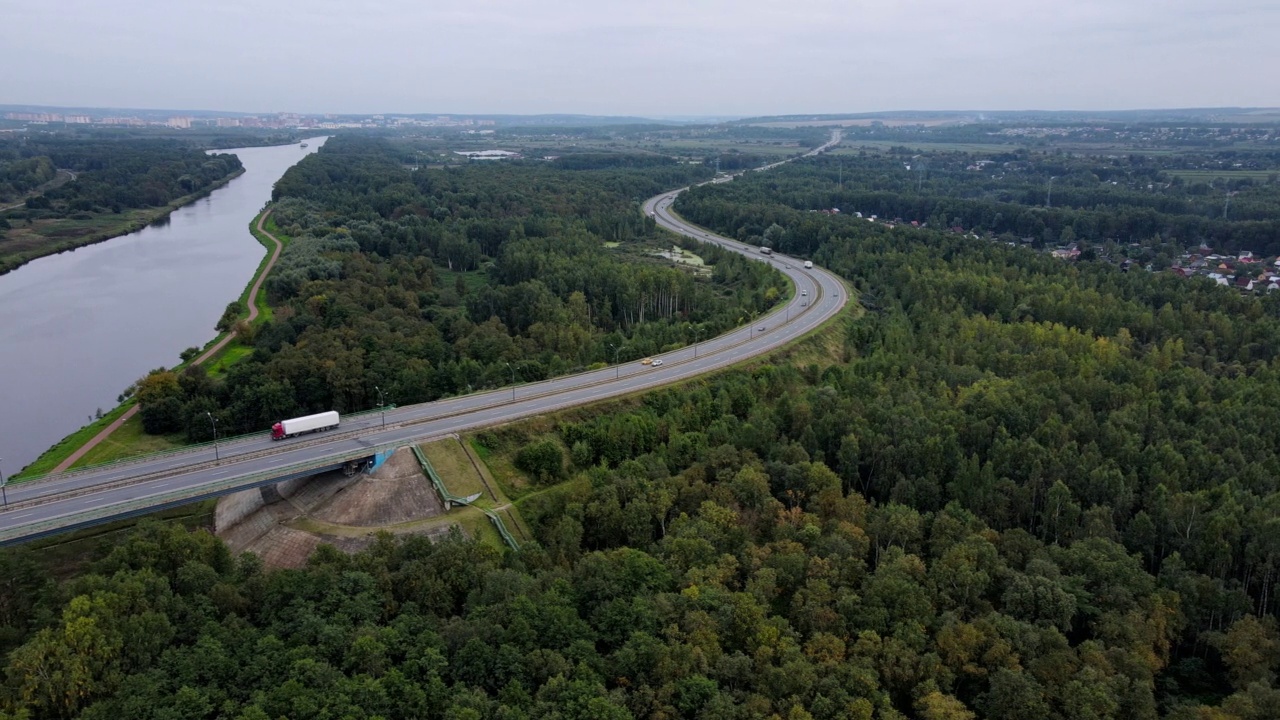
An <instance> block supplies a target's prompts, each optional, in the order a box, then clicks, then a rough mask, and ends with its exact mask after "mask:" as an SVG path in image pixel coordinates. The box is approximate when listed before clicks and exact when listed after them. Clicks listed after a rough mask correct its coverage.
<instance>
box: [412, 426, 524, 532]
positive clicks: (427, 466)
mask: <svg viewBox="0 0 1280 720" xmlns="http://www.w3.org/2000/svg"><path fill="white" fill-rule="evenodd" d="M413 454H414V456H416V457H417V458H418V464H419V465H421V466H422V471H423V472H424V473H426V474H427V477H428V478H430V479H431V484H432V485H434V486H435V488H436V492H438V493H440V498H441V499H442V500H444V509H445V510H448V509H449V507H450V505H455V504H456V505H470V504H471V503H473V502H475V501H476V500H478V499H479V498H480V496H481V495H482V494H483V493H476V494H475V495H472V496H470V497H465V498H464V497H458V496H457V495H454V494H453V493H451V492H449V489H448V488H447V487H445V486H444V480H443V479H441V477H440V474H439V473H437V472H436V468H435V466H434V465H432V464H431V461H430V460H428V459H427V454H426V453H424V452H422V448H420V447H418V446H417V445H414V446H413ZM479 510H480V512H482V513H484V514H485V516H486V517H488V518H489V521H490V522H492V523H493V526H494V527H496V528H498V534H499V535H501V536H502V540H503V541H504V542H506V543H507V545H509V546H511V549H512V550H519V549H520V543H518V542H516V538H515V536H514V535H512V534H511V532H510V531H509V530H507V526H506V525H505V524H504V523H503V522H502V518H500V517H498V514H497V513H495V512H493V511H492V510H486V509H484V508H479Z"/></svg>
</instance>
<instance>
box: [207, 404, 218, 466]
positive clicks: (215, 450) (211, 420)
mask: <svg viewBox="0 0 1280 720" xmlns="http://www.w3.org/2000/svg"><path fill="white" fill-rule="evenodd" d="M204 414H205V415H208V416H209V423H210V424H212V425H213V460H214V462H217V461H218V421H217V419H215V418H214V417H213V413H211V412H209V411H208V410H206V411H205V413H204Z"/></svg>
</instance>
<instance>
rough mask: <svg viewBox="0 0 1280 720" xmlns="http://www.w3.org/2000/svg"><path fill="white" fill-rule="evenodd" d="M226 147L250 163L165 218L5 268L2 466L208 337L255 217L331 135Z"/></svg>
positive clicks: (0, 352)
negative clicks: (276, 187) (291, 170)
mask: <svg viewBox="0 0 1280 720" xmlns="http://www.w3.org/2000/svg"><path fill="white" fill-rule="evenodd" d="M306 143H307V146H308V147H306V148H302V147H300V146H299V145H297V144H294V145H282V146H277V147H266V148H242V149H236V150H224V151H221V152H228V153H234V154H236V155H238V156H239V157H240V160H241V162H242V163H244V167H245V172H244V174H243V175H241V176H240V177H238V178H236V179H235V180H232V181H231V182H230V183H228V184H227V185H226V186H225V187H223V188H220V189H218V190H215V191H214V192H213V194H211V195H210V196H209V197H207V198H204V199H202V200H198V201H196V202H195V203H194V204H192V205H188V206H186V207H183V208H180V209H178V210H176V211H174V213H173V214H172V215H171V216H170V217H169V221H168V222H167V223H165V224H162V225H157V226H153V227H148V228H145V229H143V230H139V231H138V232H135V233H131V234H129V235H124V236H121V237H118V238H115V239H112V240H108V241H107V242H104V243H99V244H97V245H90V246H88V247H83V248H79V249H78V250H74V251H71V252H66V253H62V254H60V255H52V256H50V257H46V258H41V259H39V260H36V261H34V262H31V263H28V264H27V265H24V266H22V267H21V268H19V269H17V270H15V271H13V272H11V273H8V274H6V275H0V458H3V460H0V471H3V472H4V474H5V476H6V477H7V476H9V475H12V474H14V473H16V472H17V471H18V470H19V469H21V468H22V467H23V466H25V465H27V464H28V463H30V462H31V461H32V460H35V459H36V458H37V457H39V455H40V453H42V452H44V451H45V450H46V449H48V448H49V447H50V446H51V445H53V444H54V443H56V442H58V441H59V440H61V439H62V438H63V437H65V436H67V435H68V434H70V433H71V432H74V431H75V430H77V429H78V428H80V427H81V426H83V425H84V424H85V423H87V422H88V421H89V420H90V418H91V417H92V416H93V414H94V413H95V412H96V411H97V410H98V409H99V408H101V409H102V410H103V411H104V412H105V411H107V410H110V409H111V408H113V407H115V405H116V397H117V396H118V395H119V394H120V393H121V391H123V390H124V389H125V388H126V387H128V386H129V384H130V383H132V382H133V381H134V380H137V379H138V378H139V377H141V376H143V375H145V374H146V373H147V371H148V370H151V369H152V368H156V367H160V366H166V367H172V366H173V365H176V364H178V362H179V359H178V353H180V352H182V350H183V349H185V348H188V347H192V346H203V345H204V344H205V343H206V342H208V341H209V340H210V339H212V338H213V336H214V335H215V334H216V333H215V331H214V329H213V326H214V323H216V322H217V321H218V318H219V317H221V316H222V311H223V310H224V309H226V306H227V303H229V302H231V301H232V300H235V299H236V298H238V297H239V296H240V293H241V292H243V290H244V288H245V285H247V284H248V282H249V280H250V279H251V278H252V277H253V272H254V270H255V269H257V267H258V263H259V262H261V260H262V257H263V255H264V253H265V252H266V251H265V249H264V248H263V247H262V245H260V244H258V242H257V241H256V240H254V239H253V236H252V235H250V234H249V221H250V220H252V219H253V217H254V215H256V214H257V213H258V211H259V210H261V209H262V206H263V205H264V204H265V203H266V202H267V201H268V200H270V199H271V188H272V186H273V185H274V184H275V182H276V180H278V179H280V176H281V175H283V174H284V172H285V170H288V169H289V167H291V166H292V165H294V164H295V163H297V162H298V161H299V160H301V159H302V158H303V157H305V156H306V155H307V154H308V153H312V152H315V151H316V150H317V149H319V147H320V146H321V145H323V144H324V138H312V139H308V140H307V141H306Z"/></svg>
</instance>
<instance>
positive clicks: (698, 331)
mask: <svg viewBox="0 0 1280 720" xmlns="http://www.w3.org/2000/svg"><path fill="white" fill-rule="evenodd" d="M701 340H702V327H701V326H699V327H696V328H694V329H693V359H694V360H697V359H698V342H699V341H701Z"/></svg>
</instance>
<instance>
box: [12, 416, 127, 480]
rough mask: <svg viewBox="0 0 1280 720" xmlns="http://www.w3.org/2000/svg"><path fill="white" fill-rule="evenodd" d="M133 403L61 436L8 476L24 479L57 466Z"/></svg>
mask: <svg viewBox="0 0 1280 720" xmlns="http://www.w3.org/2000/svg"><path fill="white" fill-rule="evenodd" d="M132 405H133V403H125V404H124V405H120V406H119V407H117V408H116V409H114V410H112V411H111V412H109V413H107V414H106V415H103V416H102V418H100V419H98V420H95V421H93V422H91V423H89V424H88V425H85V426H84V427H82V428H80V429H79V430H77V431H75V432H73V433H71V434H70V435H68V436H66V437H64V438H62V440H60V441H58V443H57V444H56V445H54V446H53V447H51V448H49V449H48V450H45V451H44V453H43V454H42V455H41V456H40V457H38V458H36V460H35V462H32V463H31V464H30V465H28V466H26V467H25V468H23V469H22V471H21V472H19V473H17V474H15V475H13V476H12V477H10V478H9V480H12V481H18V480H26V479H29V478H31V477H35V476H37V475H43V474H45V473H47V472H49V471H50V470H53V469H54V468H55V467H57V466H58V463H60V462H62V461H63V460H65V459H66V458H67V456H68V455H70V454H71V453H73V452H75V451H76V450H78V449H79V448H80V446H81V445H84V444H85V443H86V442H89V440H90V439H91V438H92V437H93V436H94V435H97V434H98V433H99V432H101V431H102V429H103V428H105V427H106V426H108V425H110V424H111V423H113V422H115V421H116V419H117V418H119V417H120V416H121V415H123V414H124V413H125V411H126V410H128V409H129V408H130V407H132Z"/></svg>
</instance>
